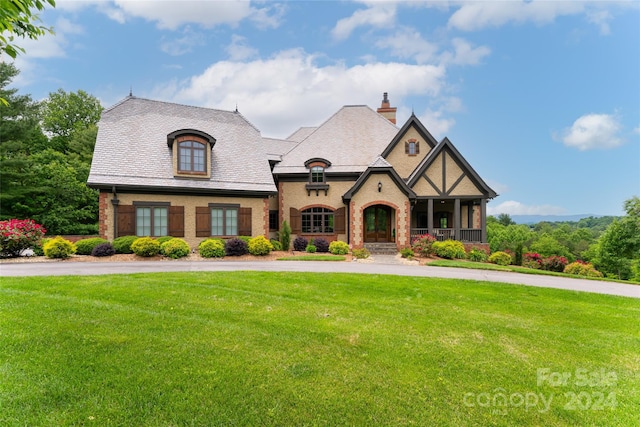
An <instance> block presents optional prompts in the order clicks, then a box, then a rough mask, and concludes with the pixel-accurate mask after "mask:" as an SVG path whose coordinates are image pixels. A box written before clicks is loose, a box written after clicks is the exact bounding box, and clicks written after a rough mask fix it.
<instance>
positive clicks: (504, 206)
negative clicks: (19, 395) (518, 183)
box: [487, 200, 567, 215]
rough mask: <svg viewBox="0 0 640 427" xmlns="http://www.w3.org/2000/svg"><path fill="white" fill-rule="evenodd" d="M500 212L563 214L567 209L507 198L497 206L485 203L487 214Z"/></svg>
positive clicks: (511, 213)
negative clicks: (530, 203)
mask: <svg viewBox="0 0 640 427" xmlns="http://www.w3.org/2000/svg"><path fill="white" fill-rule="evenodd" d="M501 213H505V214H509V215H563V214H566V213H567V211H566V209H564V208H561V207H559V206H552V205H524V204H522V203H520V202H517V201H515V200H507V201H506V202H502V203H500V204H499V205H497V206H491V204H488V205H487V214H488V215H499V214H501Z"/></svg>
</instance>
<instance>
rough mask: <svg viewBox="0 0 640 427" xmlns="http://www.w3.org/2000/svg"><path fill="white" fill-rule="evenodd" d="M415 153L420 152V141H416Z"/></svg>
mask: <svg viewBox="0 0 640 427" xmlns="http://www.w3.org/2000/svg"><path fill="white" fill-rule="evenodd" d="M416 154H420V141H416Z"/></svg>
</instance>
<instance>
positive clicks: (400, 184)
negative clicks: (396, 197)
mask: <svg viewBox="0 0 640 427" xmlns="http://www.w3.org/2000/svg"><path fill="white" fill-rule="evenodd" d="M383 161H384V159H383ZM376 174H385V175H389V177H390V178H391V180H392V181H393V183H394V184H395V185H396V187H397V188H398V189H399V190H400V191H402V193H404V194H405V195H406V196H407V197H408V198H409V200H413V199H415V198H416V193H415V192H414V191H413V190H412V189H411V188H409V186H407V184H406V183H405V182H404V180H403V179H402V178H400V175H398V173H397V172H396V171H395V170H394V169H393V167H391V166H383V164H382V163H380V162H378V161H377V160H376V161H374V163H373V164H372V166H369V167H368V168H367V170H366V171H364V173H363V174H362V175H360V177H359V178H358V180H357V181H356V182H355V184H353V187H351V188H350V189H349V191H347V192H346V193H345V194H344V195H343V196H342V200H343V202H344V203H345V204H346V203H348V202H349V200H351V199H352V198H353V196H354V195H355V194H356V193H357V192H358V191H359V190H360V188H362V186H363V185H364V183H365V182H367V180H368V179H369V177H370V176H372V175H376ZM378 191H379V190H378Z"/></svg>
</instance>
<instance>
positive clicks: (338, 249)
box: [329, 240, 349, 255]
mask: <svg viewBox="0 0 640 427" xmlns="http://www.w3.org/2000/svg"><path fill="white" fill-rule="evenodd" d="M329 252H331V253H332V254H334V255H346V254H348V253H349V245H348V244H346V243H345V242H341V241H340V240H334V241H333V242H331V243H329Z"/></svg>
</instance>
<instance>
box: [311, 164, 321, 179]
mask: <svg viewBox="0 0 640 427" xmlns="http://www.w3.org/2000/svg"><path fill="white" fill-rule="evenodd" d="M310 173H311V182H312V183H322V182H324V168H323V167H322V166H314V167H312V168H311V171H310Z"/></svg>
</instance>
